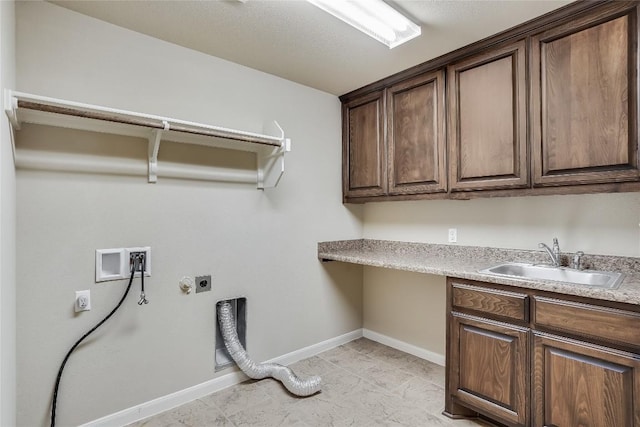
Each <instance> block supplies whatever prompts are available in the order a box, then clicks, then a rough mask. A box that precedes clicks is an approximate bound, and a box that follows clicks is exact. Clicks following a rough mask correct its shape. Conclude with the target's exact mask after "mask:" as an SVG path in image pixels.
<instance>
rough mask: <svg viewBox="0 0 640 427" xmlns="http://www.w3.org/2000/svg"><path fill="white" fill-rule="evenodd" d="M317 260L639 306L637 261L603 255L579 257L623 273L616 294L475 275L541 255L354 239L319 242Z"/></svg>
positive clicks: (589, 265)
mask: <svg viewBox="0 0 640 427" xmlns="http://www.w3.org/2000/svg"><path fill="white" fill-rule="evenodd" d="M571 255H572V254H564V258H563V260H564V263H563V264H564V265H567V261H568V257H570V256H571ZM318 258H319V259H321V260H331V261H341V262H347V263H352V264H361V265H367V266H373V267H383V268H391V269H395V270H404V271H412V272H416V273H426V274H435V275H441V276H450V277H457V278H460V279H469V280H479V281H484V282H489V283H497V284H501V285H508V286H518V287H521V288H528V289H538V290H543V291H549V292H556V293H560V294H567V295H576V296H582V297H589V298H595V299H600V300H605V301H615V302H623V303H628V304H635V305H640V258H633V257H614V256H605V255H585V256H584V257H583V260H584V265H585V267H586V268H588V269H594V270H605V271H620V272H623V273H624V274H625V278H624V280H623V282H622V284H621V285H620V286H619V287H618V289H601V288H592V287H587V286H580V285H571V284H567V283H560V282H554V281H548V280H531V279H526V280H522V279H514V278H509V277H501V276H494V275H490V274H484V273H479V272H478V270H482V269H484V268H487V267H491V266H494V265H497V264H500V263H503V262H516V261H522V262H532V263H544V262H547V261H548V256H547V255H546V253H544V252H542V251H527V250H517V249H500V248H489V247H478V246H458V245H440V244H429V243H412V242H396V241H389V240H369V239H359V240H339V241H332V242H320V243H318Z"/></svg>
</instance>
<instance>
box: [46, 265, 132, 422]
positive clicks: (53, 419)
mask: <svg viewBox="0 0 640 427" xmlns="http://www.w3.org/2000/svg"><path fill="white" fill-rule="evenodd" d="M135 265H136V263H133V264H132V266H131V277H130V278H129V284H128V285H127V290H126V291H124V295H122V298H120V302H119V303H118V305H116V306H115V308H114V309H113V310H111V313H109V314H107V316H106V317H105V318H104V319H102V320H101V321H100V323H98V324H97V325H96V326H94V327H93V328H91V330H89V331H88V332H87V333H86V334H84V335H83V336H82V338H80V339H79V340H78V341H76V343H75V344H74V345H73V347H71V349H70V350H69V352H68V353H67V355H66V356H65V357H64V360H63V361H62V364H61V365H60V369H59V370H58V377H57V378H56V386H55V388H54V389H53V403H52V405H51V427H55V425H56V404H57V402H58V388H59V387H60V379H61V378H62V371H63V370H64V365H66V364H67V360H69V356H71V353H73V351H74V350H75V349H76V347H78V346H79V345H80V343H81V342H82V341H84V339H85V338H87V337H88V336H89V335H91V334H92V333H93V332H94V331H95V330H96V329H98V328H99V327H100V326H102V324H103V323H104V322H106V321H107V320H109V318H111V316H113V315H114V314H115V312H116V311H118V309H119V308H120V306H121V305H122V303H123V302H124V300H125V299H126V298H127V295H128V294H129V290H130V289H131V284H132V283H133V276H134V274H135V272H136V268H135ZM142 274H144V272H143V273H142Z"/></svg>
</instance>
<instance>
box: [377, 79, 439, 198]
mask: <svg viewBox="0 0 640 427" xmlns="http://www.w3.org/2000/svg"><path fill="white" fill-rule="evenodd" d="M387 94H388V96H387V100H388V101H387V132H388V144H389V194H418V193H439V192H444V191H446V189H447V186H446V166H445V149H444V147H445V119H444V117H445V115H444V71H436V72H431V73H427V74H424V75H422V76H419V77H417V78H414V79H411V80H409V81H406V82H402V83H398V84H396V85H394V86H391V87H390V88H389V89H388V93H387Z"/></svg>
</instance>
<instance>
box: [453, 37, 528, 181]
mask: <svg viewBox="0 0 640 427" xmlns="http://www.w3.org/2000/svg"><path fill="white" fill-rule="evenodd" d="M525 79H526V61H525V42H524V41H523V40H522V41H519V42H517V43H511V44H509V45H507V46H503V47H501V48H496V49H493V50H491V51H489V52H487V53H483V54H480V55H476V56H473V57H471V58H469V59H466V60H464V61H462V62H458V63H455V64H453V65H451V66H449V67H448V68H447V82H448V83H447V84H448V85H449V90H448V100H449V103H448V109H449V110H448V111H449V121H448V124H449V126H448V132H449V163H450V167H449V186H450V188H451V189H452V190H453V191H461V190H478V189H497V188H518V187H526V186H528V183H529V169H528V157H527V112H526V81H525Z"/></svg>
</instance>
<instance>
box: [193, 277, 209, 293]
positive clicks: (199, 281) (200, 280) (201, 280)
mask: <svg viewBox="0 0 640 427" xmlns="http://www.w3.org/2000/svg"><path fill="white" fill-rule="evenodd" d="M210 290H211V275H210V274H209V275H206V276H196V294H198V293H200V292H207V291H210Z"/></svg>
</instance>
